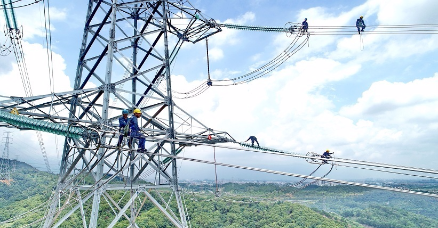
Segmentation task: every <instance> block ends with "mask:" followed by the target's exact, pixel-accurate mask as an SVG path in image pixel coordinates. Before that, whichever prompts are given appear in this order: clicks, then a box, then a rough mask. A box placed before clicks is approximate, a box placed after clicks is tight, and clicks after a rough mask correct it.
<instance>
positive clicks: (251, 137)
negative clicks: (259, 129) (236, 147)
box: [245, 136, 260, 147]
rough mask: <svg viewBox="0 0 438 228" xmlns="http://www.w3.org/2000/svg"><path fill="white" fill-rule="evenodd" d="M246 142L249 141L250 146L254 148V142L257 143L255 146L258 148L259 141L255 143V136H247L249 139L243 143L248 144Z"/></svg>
mask: <svg viewBox="0 0 438 228" xmlns="http://www.w3.org/2000/svg"><path fill="white" fill-rule="evenodd" d="M248 140H251V146H254V141H255V142H256V143H257V146H258V147H260V144H259V141H257V138H256V137H255V136H249V138H248V139H247V140H246V141H245V142H248Z"/></svg>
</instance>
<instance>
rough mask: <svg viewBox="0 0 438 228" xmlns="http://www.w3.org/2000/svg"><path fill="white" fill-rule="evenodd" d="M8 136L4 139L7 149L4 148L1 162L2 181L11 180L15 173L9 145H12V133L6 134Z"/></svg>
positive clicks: (0, 175) (0, 173)
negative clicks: (12, 174)
mask: <svg viewBox="0 0 438 228" xmlns="http://www.w3.org/2000/svg"><path fill="white" fill-rule="evenodd" d="M5 134H6V136H5V137H3V139H4V144H5V147H4V148H3V154H2V157H1V158H2V160H1V162H0V180H6V181H10V180H11V173H12V172H13V171H14V170H13V168H14V164H13V163H12V161H11V160H10V158H9V144H11V143H12V142H11V140H12V137H11V136H10V134H11V132H9V131H8V132H5Z"/></svg>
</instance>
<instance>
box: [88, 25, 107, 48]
mask: <svg viewBox="0 0 438 228" xmlns="http://www.w3.org/2000/svg"><path fill="white" fill-rule="evenodd" d="M89 33H90V34H91V35H96V36H97V38H96V39H97V40H98V41H99V42H100V43H101V44H102V43H103V42H102V41H101V40H103V41H105V43H108V42H109V40H108V39H107V38H105V37H103V36H102V35H100V34H96V32H95V31H93V30H92V29H90V30H89ZM98 38H100V40H99V39H98ZM102 46H105V45H103V44H102Z"/></svg>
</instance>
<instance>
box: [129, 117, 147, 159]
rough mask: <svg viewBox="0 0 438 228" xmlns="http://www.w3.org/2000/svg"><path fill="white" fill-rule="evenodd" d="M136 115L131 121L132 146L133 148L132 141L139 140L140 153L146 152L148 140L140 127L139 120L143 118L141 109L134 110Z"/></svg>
mask: <svg viewBox="0 0 438 228" xmlns="http://www.w3.org/2000/svg"><path fill="white" fill-rule="evenodd" d="M133 113H134V115H133V116H132V117H131V118H130V119H129V122H128V124H129V129H130V130H131V134H130V135H131V142H130V144H129V145H130V146H132V140H133V139H134V138H136V139H138V140H139V141H138V152H146V150H145V143H146V139H145V136H144V135H143V134H142V133H141V129H140V127H139V126H138V120H137V119H138V118H140V117H141V111H140V109H138V108H136V109H134V112H133Z"/></svg>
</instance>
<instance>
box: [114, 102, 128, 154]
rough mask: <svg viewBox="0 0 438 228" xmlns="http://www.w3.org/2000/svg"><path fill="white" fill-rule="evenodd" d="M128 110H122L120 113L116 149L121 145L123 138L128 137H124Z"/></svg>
mask: <svg viewBox="0 0 438 228" xmlns="http://www.w3.org/2000/svg"><path fill="white" fill-rule="evenodd" d="M128 113H129V112H128V110H126V109H124V110H123V111H122V117H120V118H119V132H120V136H119V141H118V142H117V147H119V146H120V145H121V144H122V140H123V137H124V136H128V135H125V127H126V125H127V124H128V121H129V119H128ZM128 134H129V132H128Z"/></svg>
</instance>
